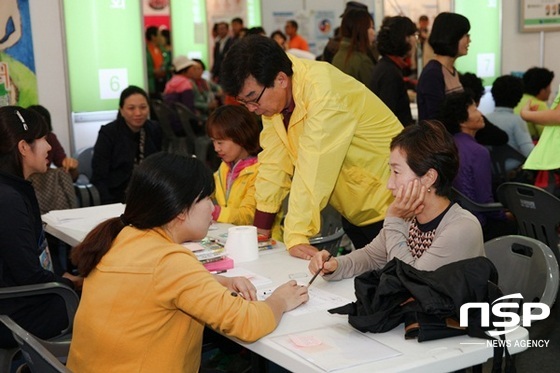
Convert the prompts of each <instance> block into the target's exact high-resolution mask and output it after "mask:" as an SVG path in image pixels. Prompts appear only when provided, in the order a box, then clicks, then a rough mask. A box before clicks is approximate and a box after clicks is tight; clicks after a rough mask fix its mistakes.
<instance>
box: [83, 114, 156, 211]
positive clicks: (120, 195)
mask: <svg viewBox="0 0 560 373" xmlns="http://www.w3.org/2000/svg"><path fill="white" fill-rule="evenodd" d="M144 129H145V130H146V139H145V143H144V158H146V157H148V156H149V155H150V154H153V153H156V152H159V151H160V150H161V141H162V137H161V136H162V135H161V128H160V126H159V124H158V123H156V122H153V121H150V120H148V121H146V123H145V124H144ZM139 138H140V134H139V133H134V132H132V131H131V130H130V129H129V128H128V126H127V125H126V123H125V121H124V119H123V118H121V117H119V118H117V119H116V120H115V121H113V122H111V123H109V124H106V125H104V126H102V127H101V129H100V130H99V135H98V136H97V141H96V142H95V146H94V148H93V158H92V161H91V165H92V173H93V175H92V177H91V182H92V184H94V185H95V186H96V187H97V189H98V190H99V194H100V196H101V203H102V204H108V203H117V202H124V192H125V190H126V187H127V186H128V182H129V181H130V177H131V176H132V171H133V169H134V161H135V159H136V157H137V155H138V143H139Z"/></svg>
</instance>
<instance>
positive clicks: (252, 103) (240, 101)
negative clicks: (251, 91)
mask: <svg viewBox="0 0 560 373" xmlns="http://www.w3.org/2000/svg"><path fill="white" fill-rule="evenodd" d="M265 90H266V87H264V88H263V89H262V91H261V93H260V94H259V96H258V97H257V98H256V99H254V100H250V101H245V100H242V99H240V98H236V99H235V100H236V101H237V102H239V103H240V104H243V105H245V106H247V105H253V106H259V100H260V99H261V97H262V95H263V93H264V91H265Z"/></svg>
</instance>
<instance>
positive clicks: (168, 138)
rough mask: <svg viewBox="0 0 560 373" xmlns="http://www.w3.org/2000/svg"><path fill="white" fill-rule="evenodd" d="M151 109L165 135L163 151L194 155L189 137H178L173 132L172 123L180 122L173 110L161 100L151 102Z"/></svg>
mask: <svg viewBox="0 0 560 373" xmlns="http://www.w3.org/2000/svg"><path fill="white" fill-rule="evenodd" d="M151 107H152V109H153V111H154V113H155V115H156V117H157V121H158V123H159V125H160V127H161V131H162V133H163V144H162V148H163V150H164V151H166V152H169V153H174V154H180V155H190V154H193V153H192V150H193V149H189V143H188V137H185V136H182V137H180V136H177V134H175V131H174V130H173V125H172V123H173V121H174V120H178V118H177V113H176V112H175V111H174V110H173V108H171V106H169V105H167V104H166V103H165V102H163V101H161V100H151Z"/></svg>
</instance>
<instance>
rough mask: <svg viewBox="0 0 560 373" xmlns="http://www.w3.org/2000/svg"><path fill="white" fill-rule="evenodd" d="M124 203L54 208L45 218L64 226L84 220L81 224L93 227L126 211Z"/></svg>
mask: <svg viewBox="0 0 560 373" xmlns="http://www.w3.org/2000/svg"><path fill="white" fill-rule="evenodd" d="M124 207H125V206H124V205H123V204H122V203H115V204H112V205H103V206H93V207H82V208H79V209H67V210H53V211H49V212H48V213H46V214H44V215H43V220H44V221H46V222H47V223H49V222H50V223H52V224H53V225H58V226H64V225H68V224H72V225H73V224H76V223H78V224H79V223H80V222H82V223H83V224H81V226H89V227H90V229H91V227H93V226H95V225H97V224H99V223H101V222H103V221H105V220H107V219H110V218H112V217H117V216H120V215H121V214H122V213H123V212H124Z"/></svg>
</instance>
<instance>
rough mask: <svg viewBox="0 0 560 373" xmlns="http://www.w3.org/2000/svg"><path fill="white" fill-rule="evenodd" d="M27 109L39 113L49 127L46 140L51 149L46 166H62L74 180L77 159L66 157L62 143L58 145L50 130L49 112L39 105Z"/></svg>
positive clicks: (75, 177) (76, 175)
mask: <svg viewBox="0 0 560 373" xmlns="http://www.w3.org/2000/svg"><path fill="white" fill-rule="evenodd" d="M28 109H30V110H33V111H34V112H36V113H37V114H39V116H40V117H41V118H43V120H44V121H45V123H46V124H47V127H48V129H49V131H48V133H47V142H48V143H49V145H50V146H51V150H50V151H49V154H48V156H47V159H48V161H49V164H48V167H50V166H51V164H54V165H55V166H56V167H58V168H63V169H64V170H65V171H66V172H68V173H70V176H72V180H76V179H77V178H78V164H79V163H78V160H77V159H75V158H72V157H68V156H67V155H66V152H65V151H64V148H63V147H62V145H60V142H59V141H58V138H57V137H56V135H55V134H54V132H53V131H52V122H51V114H50V113H49V111H48V110H47V108H46V107H44V106H41V105H31V106H29V107H28Z"/></svg>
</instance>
